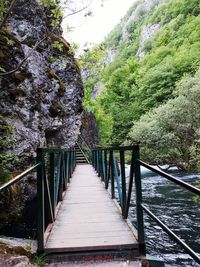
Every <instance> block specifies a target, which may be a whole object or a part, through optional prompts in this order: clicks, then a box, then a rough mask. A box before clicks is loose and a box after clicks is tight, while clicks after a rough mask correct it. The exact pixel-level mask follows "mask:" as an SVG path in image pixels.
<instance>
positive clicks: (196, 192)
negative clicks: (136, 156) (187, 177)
mask: <svg viewBox="0 0 200 267" xmlns="http://www.w3.org/2000/svg"><path fill="white" fill-rule="evenodd" d="M138 162H139V163H140V165H142V166H143V167H145V168H147V169H149V170H150V171H152V172H154V173H156V174H159V175H161V176H163V177H164V178H166V179H168V180H170V181H172V182H174V183H175V184H178V185H180V186H182V187H184V188H186V189H187V190H189V191H191V192H192V193H194V194H197V195H199V196H200V189H199V188H197V187H195V186H193V185H190V184H188V183H186V182H184V181H182V180H180V179H178V178H176V177H174V176H172V175H170V174H168V173H166V172H164V171H161V170H158V169H156V168H154V167H152V166H150V165H149V164H147V163H145V162H143V161H141V160H138Z"/></svg>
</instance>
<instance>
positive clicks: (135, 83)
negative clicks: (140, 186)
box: [85, 0, 200, 169]
mask: <svg viewBox="0 0 200 267" xmlns="http://www.w3.org/2000/svg"><path fill="white" fill-rule="evenodd" d="M158 2H159V1H158ZM140 4H141V2H138V3H136V4H135V5H134V7H133V8H131V9H130V11H129V12H128V13H127V15H126V17H125V18H123V19H122V21H121V24H119V25H117V27H116V28H115V29H114V30H113V31H112V32H111V34H110V35H109V36H108V37H107V39H106V40H105V41H104V44H103V49H104V55H102V57H100V58H99V59H98V61H97V63H99V62H106V63H105V64H104V65H103V67H102V69H98V68H97V69H96V67H94V66H93V67H92V68H91V71H90V73H91V75H90V76H88V77H87V79H86V82H85V84H86V87H85V90H86V98H87V103H90V101H91V94H92V92H93V89H94V87H95V86H96V85H97V84H99V83H101V84H103V89H102V90H101V95H100V97H99V98H98V100H97V101H96V104H95V103H93V109H95V105H97V106H98V107H100V108H101V109H103V110H104V112H105V114H107V115H108V116H111V118H112V121H113V127H112V133H110V135H111V136H112V137H111V140H110V142H111V143H114V144H121V143H123V141H124V140H125V139H126V137H127V134H128V133H129V132H130V129H131V133H130V137H131V140H133V129H136V128H137V129H138V130H137V131H139V127H141V128H142V129H143V130H144V128H145V127H146V128H145V129H146V130H144V132H146V134H148V136H145V137H144V138H143V140H145V138H146V139H148V138H150V140H151V141H150V142H153V143H155V142H158V140H159V139H161V140H165V142H161V143H160V147H159V146H158V147H157V148H158V150H159V151H160V152H161V153H160V158H155V161H156V162H157V163H163V162H169V163H170V162H173V161H174V162H176V163H177V164H180V165H181V166H182V167H183V168H187V169H188V168H189V166H190V167H191V166H195V168H200V166H199V167H198V166H197V165H198V163H197V162H198V157H199V156H198V153H197V151H198V149H199V148H198V145H197V143H198V142H197V140H198V137H197V136H198V130H197V129H196V128H195V133H192V132H190V130H189V129H187V127H186V126H187V124H189V120H190V119H191V120H192V118H195V116H198V115H199V114H198V113H197V114H196V115H195V116H193V117H191V118H190V117H188V116H187V114H186V112H184V110H185V111H186V110H188V109H189V105H190V101H191V103H192V104H191V105H194V110H195V109H196V112H199V109H197V106H196V104H195V103H196V102H194V101H193V102H192V99H190V98H188V99H189V100H187V99H186V98H185V97H184V96H183V94H182V93H181V90H180V93H179V94H178V95H176V96H175V91H176V90H177V89H176V88H177V84H179V83H180V81H181V84H182V86H183V84H185V83H186V81H185V80H184V81H183V80H182V79H183V77H185V76H186V75H187V77H190V81H192V80H193V79H198V78H197V76H195V78H192V77H193V75H194V74H195V72H196V71H197V69H198V67H199V65H200V43H199V40H200V16H199V14H200V2H199V1H198V0H191V1H189V2H188V1H187V0H166V1H164V2H163V4H159V5H157V4H156V1H155V3H154V4H155V5H154V7H153V8H152V9H151V11H150V12H149V13H145V12H139V11H138V10H139V8H140V9H141V10H142V6H140ZM136 11H138V12H139V13H138V12H136ZM133 12H134V14H136V13H137V14H138V15H137V18H136V17H134V19H130V17H131V16H132V14H133ZM157 24H159V27H158V30H156V31H155V33H153V34H152V35H151V36H150V38H148V39H147V40H146V42H145V43H144V44H142V45H141V34H142V32H143V29H144V27H145V28H148V27H149V26H152V25H157ZM138 51H142V53H143V56H142V57H138V54H139V53H138ZM113 52H114V53H115V57H114V60H111V62H110V61H109V60H107V59H106V57H109V54H110V53H113ZM90 53H96V52H95V49H94V50H91V51H90ZM106 60H107V61H106ZM95 70H97V73H98V74H97V75H96V74H95ZM180 87H181V85H179V86H178V88H179V89H180ZM188 93H189V92H188ZM191 97H192V93H191ZM173 101H175V102H173ZM176 101H177V103H176ZM180 101H182V102H181V103H182V104H181V103H179V102H180ZM165 105H166V107H165ZM173 105H176V106H177V107H179V109H178V108H177V109H174V108H173ZM157 108H158V109H157ZM167 108H168V109H169V111H168V112H167ZM191 109H192V106H191ZM171 110H173V112H171ZM194 110H191V114H194ZM170 112H171V113H170ZM178 112H180V115H179V116H178V114H177V113H178ZM144 114H146V115H144ZM158 114H164V115H163V116H164V117H167V114H168V116H169V117H170V116H171V120H172V119H173V118H174V120H175V121H176V122H177V123H178V121H179V120H180V124H182V126H181V127H182V128H181V130H180V132H181V131H182V133H184V134H185V135H184V136H181V134H179V135H178V134H177V133H176V132H173V130H172V131H169V132H168V131H167V129H165V128H161V127H160V128H159V129H158V124H157V119H158V117H159V116H160V117H159V121H161V118H162V116H161V115H158ZM173 115H174V116H175V115H177V116H176V119H175V117H174V116H173ZM141 116H142V118H141V120H140V117H141ZM143 116H144V117H143ZM191 116H192V115H191ZM164 117H163V118H164ZM156 118H157V119H156ZM183 119H185V120H186V121H187V123H186V125H185V124H184V121H182V120H183ZM137 121H139V122H137ZM165 122H166V120H165ZM137 123H139V124H137ZM166 123H167V122H166ZM174 123H175V122H174ZM191 123H192V124H193V120H192V122H191ZM134 125H138V126H137V127H136V128H134ZM139 125H140V126H139ZM142 125H143V126H142ZM147 125H148V127H147ZM132 127H133V128H132ZM185 127H186V128H185ZM195 127H196V126H195ZM147 128H148V129H152V132H151V134H150V130H149V131H148V129H147ZM173 129H175V127H173ZM135 131H136V130H135ZM144 132H143V133H144ZM153 137H154V138H155V140H154V138H153ZM181 138H184V140H185V141H184V144H187V142H188V144H187V145H186V148H185V149H184V148H183V147H182V148H180V149H178V146H176V145H175V144H179V143H180V145H182V144H181V141H180V140H181ZM137 140H138V139H137ZM194 140H195V141H194ZM187 149H189V150H190V151H187ZM145 153H146V154H149V155H153V152H152V151H151V149H150V148H149V147H148V146H145ZM158 154H159V153H158ZM192 155H193V156H192ZM149 158H150V157H149ZM184 161H185V162H184ZM193 161H194V163H193ZM186 165H187V166H186Z"/></svg>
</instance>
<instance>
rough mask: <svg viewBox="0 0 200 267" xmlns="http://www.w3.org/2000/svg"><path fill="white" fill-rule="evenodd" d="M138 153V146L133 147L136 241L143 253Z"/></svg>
mask: <svg viewBox="0 0 200 267" xmlns="http://www.w3.org/2000/svg"><path fill="white" fill-rule="evenodd" d="M139 159H140V154H139V146H135V147H134V172H135V188H136V214H137V228H138V242H139V248H140V252H141V253H143V254H145V241H144V218H143V209H142V207H141V204H142V185H141V172H140V163H139V161H138V160H139Z"/></svg>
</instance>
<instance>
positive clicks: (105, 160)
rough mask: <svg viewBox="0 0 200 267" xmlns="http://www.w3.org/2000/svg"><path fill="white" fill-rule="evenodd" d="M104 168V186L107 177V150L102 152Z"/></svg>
mask: <svg viewBox="0 0 200 267" xmlns="http://www.w3.org/2000/svg"><path fill="white" fill-rule="evenodd" d="M104 166H105V177H104V181H105V184H106V181H107V179H108V178H107V176H108V164H107V150H106V149H105V150H104Z"/></svg>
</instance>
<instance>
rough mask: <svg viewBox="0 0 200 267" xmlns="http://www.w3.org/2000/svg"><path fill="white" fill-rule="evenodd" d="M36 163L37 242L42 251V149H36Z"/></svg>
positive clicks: (43, 222)
mask: <svg viewBox="0 0 200 267" xmlns="http://www.w3.org/2000/svg"><path fill="white" fill-rule="evenodd" d="M37 163H41V164H40V165H39V166H38V168H37V240H38V251H39V252H42V251H43V250H44V231H45V219H44V159H43V152H42V148H38V149H37Z"/></svg>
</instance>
